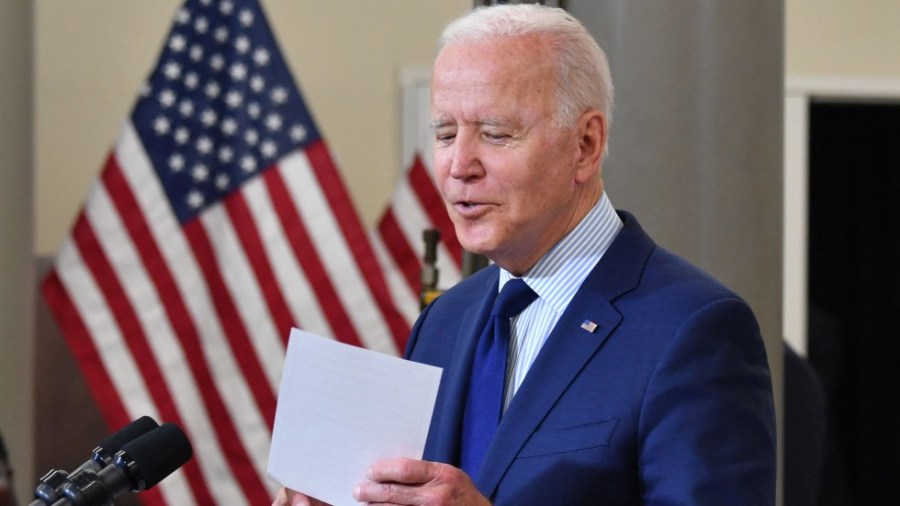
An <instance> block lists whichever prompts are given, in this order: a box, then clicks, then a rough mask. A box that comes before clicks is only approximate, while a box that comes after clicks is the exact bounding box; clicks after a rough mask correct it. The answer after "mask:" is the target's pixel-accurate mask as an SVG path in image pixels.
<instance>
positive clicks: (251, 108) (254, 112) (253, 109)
mask: <svg viewBox="0 0 900 506" xmlns="http://www.w3.org/2000/svg"><path fill="white" fill-rule="evenodd" d="M261 112H262V111H261V110H260V108H259V104H257V103H256V102H250V103H249V104H247V114H249V115H250V117H251V118H253V119H256V118H258V117H259V114H260V113H261Z"/></svg>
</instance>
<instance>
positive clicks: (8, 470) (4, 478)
mask: <svg viewBox="0 0 900 506" xmlns="http://www.w3.org/2000/svg"><path fill="white" fill-rule="evenodd" d="M17 504H18V502H16V494H15V492H14V491H13V470H12V466H11V465H10V463H9V452H7V451H6V445H4V444H3V434H0V506H17Z"/></svg>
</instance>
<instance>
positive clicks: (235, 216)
mask: <svg viewBox="0 0 900 506" xmlns="http://www.w3.org/2000/svg"><path fill="white" fill-rule="evenodd" d="M267 172H272V171H271V170H269V171H267ZM224 203H225V209H226V210H227V211H228V216H229V217H230V218H231V222H232V223H233V224H234V230H235V231H236V232H237V235H238V239H239V240H240V241H241V245H242V246H243V247H244V252H245V253H246V255H247V260H248V261H249V262H250V267H251V268H252V269H253V273H254V274H255V275H256V279H257V280H258V283H259V287H260V289H261V290H262V293H263V298H264V299H265V300H266V304H267V305H268V307H269V314H270V315H271V316H272V320H273V321H274V322H275V328H276V331H277V332H278V334H279V335H280V336H281V338H282V340H283V341H284V343H285V344H287V338H288V333H289V332H290V330H291V327H294V326H297V325H298V323H297V322H295V321H294V318H293V316H292V315H291V310H290V309H289V308H288V305H287V302H285V300H284V297H283V296H282V294H281V290H279V288H278V281H277V280H276V278H275V273H274V271H273V270H272V265H271V264H270V263H269V258H268V257H267V256H266V251H265V248H264V247H263V242H262V239H261V238H260V236H259V229H258V228H257V227H256V222H254V221H253V216H252V215H251V214H250V209H249V208H248V207H247V201H246V200H245V199H244V193H243V192H242V191H241V192H234V193H232V194H231V195H230V196H228V197H227V198H226V199H225V201H224Z"/></svg>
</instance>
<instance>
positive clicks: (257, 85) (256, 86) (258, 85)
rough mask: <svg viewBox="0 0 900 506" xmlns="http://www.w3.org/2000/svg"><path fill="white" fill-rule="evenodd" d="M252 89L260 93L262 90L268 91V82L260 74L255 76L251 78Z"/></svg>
mask: <svg viewBox="0 0 900 506" xmlns="http://www.w3.org/2000/svg"><path fill="white" fill-rule="evenodd" d="M250 88H251V89H252V90H253V91H255V92H257V93H259V92H261V91H262V90H264V89H266V80H265V79H263V77H262V76H261V75H259V74H255V75H254V76H253V77H251V78H250Z"/></svg>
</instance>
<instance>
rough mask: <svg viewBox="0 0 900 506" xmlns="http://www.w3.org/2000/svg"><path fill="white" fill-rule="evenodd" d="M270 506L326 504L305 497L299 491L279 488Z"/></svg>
mask: <svg viewBox="0 0 900 506" xmlns="http://www.w3.org/2000/svg"><path fill="white" fill-rule="evenodd" d="M272 506H328V504H327V503H324V502H322V501H319V500H317V499H313V498H312V497H307V496H305V495H303V494H301V493H300V492H294V491H293V490H290V489H286V488H281V489H279V490H278V494H277V495H276V496H275V502H273V503H272Z"/></svg>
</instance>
